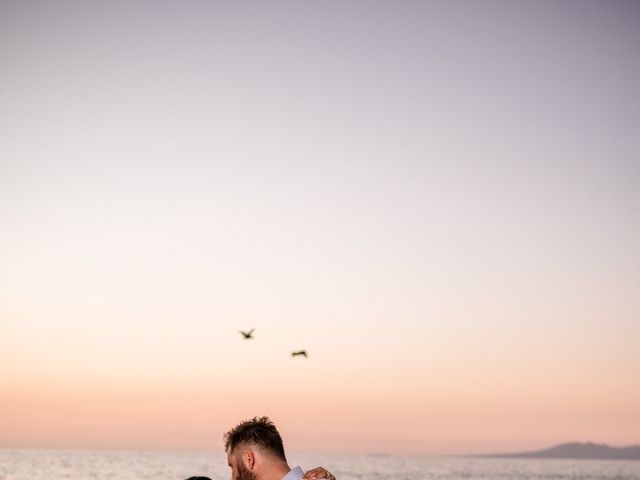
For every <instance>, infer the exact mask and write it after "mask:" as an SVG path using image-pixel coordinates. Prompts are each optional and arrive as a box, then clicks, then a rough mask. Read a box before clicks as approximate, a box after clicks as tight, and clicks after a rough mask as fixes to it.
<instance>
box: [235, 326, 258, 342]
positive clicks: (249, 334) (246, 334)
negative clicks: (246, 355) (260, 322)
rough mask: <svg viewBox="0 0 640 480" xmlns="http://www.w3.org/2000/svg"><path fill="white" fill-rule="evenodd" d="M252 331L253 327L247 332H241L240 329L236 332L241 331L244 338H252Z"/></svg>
mask: <svg viewBox="0 0 640 480" xmlns="http://www.w3.org/2000/svg"><path fill="white" fill-rule="evenodd" d="M254 331H255V328H252V329H251V330H249V331H248V332H243V331H242V330H240V331H239V332H238V333H241V334H242V336H243V337H244V339H245V340H249V339H251V338H253V332H254Z"/></svg>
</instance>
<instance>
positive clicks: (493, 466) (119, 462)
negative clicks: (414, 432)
mask: <svg viewBox="0 0 640 480" xmlns="http://www.w3.org/2000/svg"><path fill="white" fill-rule="evenodd" d="M289 464H290V465H291V466H294V465H300V466H302V467H303V468H304V469H308V468H311V467H314V466H318V465H322V466H324V467H326V468H327V469H329V470H330V471H331V472H332V473H333V474H335V476H336V477H337V479H338V480H410V479H411V480H415V479H425V480H428V479H433V480H463V479H464V480H485V479H486V480H489V479H491V480H497V479H504V480H506V479H513V480H568V479H572V480H573V479H585V480H586V479H589V480H640V461H636V462H633V461H629V462H626V461H602V460H534V459H495V458H461V457H404V456H364V455H363V456H357V455H296V454H294V453H291V454H289ZM192 475H206V476H209V477H211V478H212V479H213V480H228V479H229V468H228V467H227V464H226V457H225V455H224V454H220V453H203V452H193V453H188V452H129V451H92V450H0V480H44V479H47V480H58V479H78V480H80V479H83V480H85V479H91V480H106V479H122V480H128V479H131V480H134V479H135V480H143V479H154V480H184V479H185V478H187V477H189V476H192Z"/></svg>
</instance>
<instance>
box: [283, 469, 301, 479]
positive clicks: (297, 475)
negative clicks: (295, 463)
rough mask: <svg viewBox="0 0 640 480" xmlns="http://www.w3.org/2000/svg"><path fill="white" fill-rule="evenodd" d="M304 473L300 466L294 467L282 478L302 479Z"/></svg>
mask: <svg viewBox="0 0 640 480" xmlns="http://www.w3.org/2000/svg"><path fill="white" fill-rule="evenodd" d="M303 475H304V472H303V471H302V469H301V468H300V467H295V468H292V469H291V470H290V471H289V473H287V474H286V475H285V476H284V477H282V480H300V479H301V478H302V476H303Z"/></svg>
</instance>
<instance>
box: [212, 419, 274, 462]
mask: <svg viewBox="0 0 640 480" xmlns="http://www.w3.org/2000/svg"><path fill="white" fill-rule="evenodd" d="M245 445H246V446H249V445H251V446H254V447H259V448H260V449H262V450H263V451H265V452H267V453H271V454H272V455H273V456H275V457H276V458H278V459H279V460H283V461H285V462H286V461H287V458H286V457H285V455H284V445H283V444H282V438H281V437H280V434H279V433H278V430H277V429H276V426H275V425H274V424H273V422H272V421H271V420H270V419H269V417H253V418H252V419H251V420H245V421H244V422H240V423H239V424H238V425H236V426H235V427H233V428H232V429H231V430H229V431H228V432H227V433H225V434H224V451H225V452H227V453H232V452H233V451H234V450H235V449H236V448H237V447H239V446H245Z"/></svg>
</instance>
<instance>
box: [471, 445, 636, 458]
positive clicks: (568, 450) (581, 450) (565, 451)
mask: <svg viewBox="0 0 640 480" xmlns="http://www.w3.org/2000/svg"><path fill="white" fill-rule="evenodd" d="M482 456H483V457H502V458H504V457H511V458H589V459H594V460H640V445H633V446H629V447H611V446H609V445H605V444H598V443H591V442H588V443H578V442H572V443H562V444H560V445H556V446H555V447H551V448H547V449H546V450H537V451H533V452H520V453H496V454H490V455H482Z"/></svg>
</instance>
